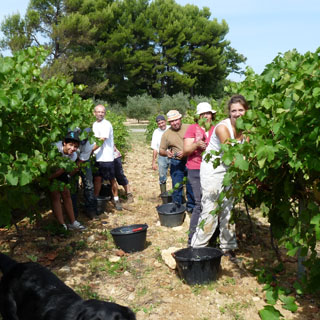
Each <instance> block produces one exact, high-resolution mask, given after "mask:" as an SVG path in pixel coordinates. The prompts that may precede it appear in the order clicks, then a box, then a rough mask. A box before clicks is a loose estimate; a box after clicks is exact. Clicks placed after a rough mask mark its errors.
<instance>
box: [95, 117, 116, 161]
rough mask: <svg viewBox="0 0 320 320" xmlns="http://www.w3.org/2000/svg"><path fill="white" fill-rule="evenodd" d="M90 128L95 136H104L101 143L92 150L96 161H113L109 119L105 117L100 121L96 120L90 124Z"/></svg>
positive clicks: (111, 129)
mask: <svg viewBox="0 0 320 320" xmlns="http://www.w3.org/2000/svg"><path fill="white" fill-rule="evenodd" d="M92 130H93V133H94V136H95V137H96V138H105V140H104V142H103V145H102V146H101V147H100V148H98V149H97V150H95V151H94V154H95V155H96V161H98V162H111V161H113V160H114V155H113V146H114V143H113V128H112V124H111V123H110V121H108V120H106V119H103V120H102V121H100V122H98V121H96V122H95V123H94V124H93V126H92Z"/></svg>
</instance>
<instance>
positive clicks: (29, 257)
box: [26, 254, 38, 262]
mask: <svg viewBox="0 0 320 320" xmlns="http://www.w3.org/2000/svg"><path fill="white" fill-rule="evenodd" d="M26 257H27V258H28V259H29V260H31V261H32V262H37V261H38V257H37V256H34V255H33V254H27V255H26Z"/></svg>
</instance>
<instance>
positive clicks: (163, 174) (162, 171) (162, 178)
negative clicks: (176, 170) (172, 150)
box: [158, 155, 169, 193]
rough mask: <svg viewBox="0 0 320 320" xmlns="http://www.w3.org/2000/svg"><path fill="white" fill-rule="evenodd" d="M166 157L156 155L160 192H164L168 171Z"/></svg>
mask: <svg viewBox="0 0 320 320" xmlns="http://www.w3.org/2000/svg"><path fill="white" fill-rule="evenodd" d="M168 163H169V162H168V157H162V156H160V155H158V168H159V183H160V192H161V193H164V192H166V183H167V172H168V167H169V165H168Z"/></svg>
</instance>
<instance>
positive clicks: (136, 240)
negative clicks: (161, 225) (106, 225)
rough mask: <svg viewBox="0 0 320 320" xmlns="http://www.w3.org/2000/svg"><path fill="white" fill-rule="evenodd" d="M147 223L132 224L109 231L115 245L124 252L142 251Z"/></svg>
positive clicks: (144, 244)
mask: <svg viewBox="0 0 320 320" xmlns="http://www.w3.org/2000/svg"><path fill="white" fill-rule="evenodd" d="M147 229H148V225H147V224H132V225H130V226H123V227H119V228H115V229H112V230H111V231H110V233H111V235H112V237H113V240H114V242H115V244H116V246H117V247H119V248H120V249H122V250H123V251H125V252H136V251H142V250H143V249H144V248H145V246H146V238H147Z"/></svg>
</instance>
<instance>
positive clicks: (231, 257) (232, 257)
mask: <svg viewBox="0 0 320 320" xmlns="http://www.w3.org/2000/svg"><path fill="white" fill-rule="evenodd" d="M223 255H224V256H225V257H228V258H229V260H230V261H231V262H233V263H238V262H239V260H238V259H237V257H236V253H235V252H234V251H233V250H228V251H226V252H224V253H223Z"/></svg>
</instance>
